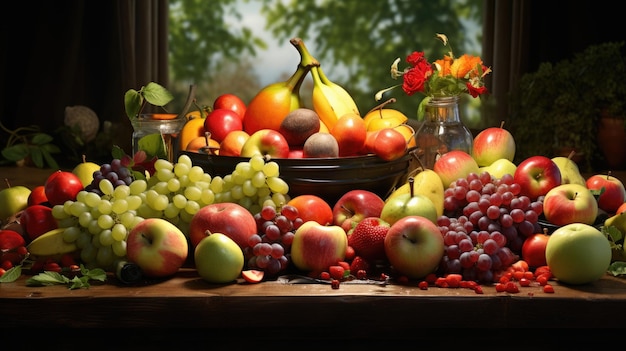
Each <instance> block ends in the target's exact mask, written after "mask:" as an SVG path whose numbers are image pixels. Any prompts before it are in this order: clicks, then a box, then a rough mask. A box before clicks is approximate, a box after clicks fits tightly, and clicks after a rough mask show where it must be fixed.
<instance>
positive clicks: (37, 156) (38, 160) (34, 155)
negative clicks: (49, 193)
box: [30, 146, 43, 168]
mask: <svg viewBox="0 0 626 351" xmlns="http://www.w3.org/2000/svg"><path fill="white" fill-rule="evenodd" d="M30 159H31V160H32V161H33V163H34V164H35V166H37V167H38V168H43V154H42V152H41V149H40V148H38V147H34V146H33V147H31V148H30Z"/></svg>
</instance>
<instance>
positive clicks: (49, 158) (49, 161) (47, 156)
mask: <svg viewBox="0 0 626 351" xmlns="http://www.w3.org/2000/svg"><path fill="white" fill-rule="evenodd" d="M48 145H50V144H48ZM44 146H45V145H44ZM41 153H42V154H43V158H44V159H45V160H46V163H47V164H48V166H50V168H52V169H59V164H58V163H57V161H56V160H55V159H54V157H52V155H50V153H49V152H48V151H47V150H46V149H45V148H42V150H41Z"/></svg>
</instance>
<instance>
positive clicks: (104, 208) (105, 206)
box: [98, 199, 113, 214]
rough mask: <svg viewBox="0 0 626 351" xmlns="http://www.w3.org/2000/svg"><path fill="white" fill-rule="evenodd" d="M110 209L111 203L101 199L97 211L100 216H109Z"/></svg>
mask: <svg viewBox="0 0 626 351" xmlns="http://www.w3.org/2000/svg"><path fill="white" fill-rule="evenodd" d="M112 207H113V206H112V205H111V201H109V200H106V199H102V200H101V201H100V203H99V204H98V211H99V212H100V213H102V214H110V213H111V208H112Z"/></svg>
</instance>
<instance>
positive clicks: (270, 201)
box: [261, 198, 278, 208]
mask: <svg viewBox="0 0 626 351" xmlns="http://www.w3.org/2000/svg"><path fill="white" fill-rule="evenodd" d="M265 206H272V207H274V208H278V206H277V204H276V202H274V199H272V198H266V199H265V200H263V203H262V204H261V207H265Z"/></svg>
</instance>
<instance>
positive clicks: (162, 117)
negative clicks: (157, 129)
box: [152, 113, 178, 120]
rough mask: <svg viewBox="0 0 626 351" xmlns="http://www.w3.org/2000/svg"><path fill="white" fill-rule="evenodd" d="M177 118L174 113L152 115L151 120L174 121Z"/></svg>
mask: <svg viewBox="0 0 626 351" xmlns="http://www.w3.org/2000/svg"><path fill="white" fill-rule="evenodd" d="M177 116H178V115H177V114H175V113H153V114H152V118H153V119H159V120H166V119H174V118H176V117H177Z"/></svg>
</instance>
